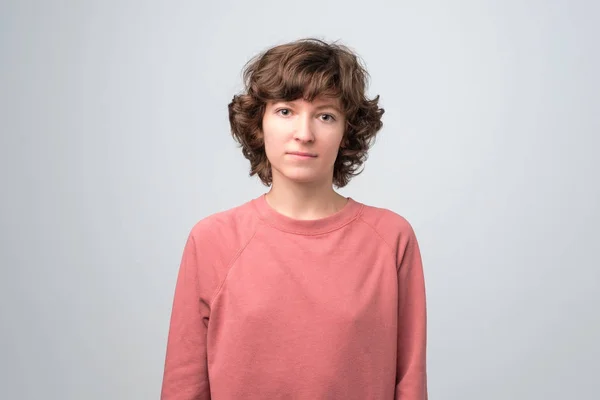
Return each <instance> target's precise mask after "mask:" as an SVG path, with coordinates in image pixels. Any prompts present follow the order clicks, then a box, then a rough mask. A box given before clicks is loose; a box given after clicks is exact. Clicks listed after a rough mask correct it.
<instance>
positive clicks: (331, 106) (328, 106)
mask: <svg viewBox="0 0 600 400" xmlns="http://www.w3.org/2000/svg"><path fill="white" fill-rule="evenodd" d="M280 103H282V104H285V105H288V106H293V105H294V104H293V102H291V101H281V102H280ZM325 108H331V109H333V110H335V111H337V112H338V113H340V114H343V112H342V110H340V109H339V108H338V107H337V106H335V105H334V104H331V103H327V104H322V105H320V106H317V107H315V109H316V110H323V109H325Z"/></svg>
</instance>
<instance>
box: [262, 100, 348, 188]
mask: <svg viewBox="0 0 600 400" xmlns="http://www.w3.org/2000/svg"><path fill="white" fill-rule="evenodd" d="M341 109H342V108H341V103H340V100H339V99H338V98H331V97H318V98H316V99H315V100H314V101H313V102H308V101H306V100H303V99H298V100H294V101H291V102H285V101H275V102H269V103H267V105H266V108H265V113H264V116H263V120H262V133H263V139H264V145H265V151H266V154H267V158H268V159H269V162H270V163H271V167H272V174H273V182H276V181H278V180H280V179H288V180H291V181H294V182H299V183H331V181H332V180H333V166H334V163H335V160H336V158H337V154H338V150H339V148H340V144H341V141H342V138H343V136H344V129H345V126H346V121H345V116H344V114H343V112H342V111H341Z"/></svg>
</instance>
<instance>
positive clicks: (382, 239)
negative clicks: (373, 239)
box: [360, 218, 399, 271]
mask: <svg viewBox="0 0 600 400" xmlns="http://www.w3.org/2000/svg"><path fill="white" fill-rule="evenodd" d="M360 220H361V222H362V223H364V224H365V225H367V226H368V227H369V228H371V229H372V230H373V232H375V234H376V235H377V236H379V238H380V239H381V241H382V242H383V243H385V245H386V246H387V247H388V249H389V250H390V252H391V256H392V259H393V260H395V263H396V271H398V270H399V263H398V260H397V259H396V252H395V251H394V247H393V246H392V245H390V244H389V243H388V241H387V240H385V238H384V237H383V235H382V234H381V233H379V230H377V229H376V228H375V227H374V226H373V225H371V224H370V223H368V222H367V221H365V219H364V218H360Z"/></svg>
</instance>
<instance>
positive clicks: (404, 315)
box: [395, 229, 428, 400]
mask: <svg viewBox="0 0 600 400" xmlns="http://www.w3.org/2000/svg"><path fill="white" fill-rule="evenodd" d="M401 248H402V249H403V252H402V253H401V254H400V259H399V267H398V290H399V293H398V358H397V359H398V363H397V371H396V394H395V399H396V400H427V398H428V394H427V368H426V345H427V312H426V298H425V297H426V296H425V281H424V276H423V265H422V261H421V253H420V250H419V245H418V242H417V239H416V236H415V234H414V231H413V230H412V229H410V230H409V234H408V235H407V236H406V239H405V242H404V243H403V245H402V246H401Z"/></svg>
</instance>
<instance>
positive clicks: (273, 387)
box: [161, 195, 427, 400]
mask: <svg viewBox="0 0 600 400" xmlns="http://www.w3.org/2000/svg"><path fill="white" fill-rule="evenodd" d="M425 353H426V305H425V284H424V279H423V268H422V263H421V255H420V251H419V246H418V244H417V239H416V237H415V233H414V231H413V229H412V227H411V225H410V224H409V222H407V220H406V219H404V218H403V217H401V216H400V215H398V214H395V213H394V212H392V211H389V210H386V209H382V208H375V207H372V206H367V205H364V204H361V203H359V202H357V201H355V200H353V199H351V198H350V199H349V201H348V203H347V204H346V206H345V207H344V208H343V209H342V210H341V211H339V212H337V213H336V214H333V215H331V216H329V217H326V218H323V219H319V220H312V221H306V220H295V219H292V218H289V217H286V216H284V215H282V214H280V213H278V212H276V211H275V210H274V209H273V208H271V207H270V206H269V204H268V203H267V202H266V199H265V196H264V195H262V196H260V197H258V198H255V199H253V200H251V201H249V202H247V203H245V204H242V205H241V206H238V207H236V208H232V209H230V210H227V211H223V212H220V213H216V214H213V215H211V216H209V217H207V218H205V219H203V220H201V221H200V222H198V223H197V224H196V225H195V226H194V227H193V228H192V230H191V233H190V234H189V237H188V240H187V243H186V245H185V249H184V251H183V257H182V260H181V266H180V269H179V275H178V278H177V285H176V288H175V298H174V302H173V310H172V315H171V325H170V329H169V338H168V344H167V352H166V361H165V369H164V377H163V384H162V396H161V398H162V399H163V400H183V399H203V400H204V399H212V400H239V399H245V400H253V399H260V400H266V399H268V400H276V399H286V400H287V399H299V400H321V399H344V400H351V399H356V400H370V399H374V400H386V399H389V400H392V399H400V400H425V399H427V374H426V355H425Z"/></svg>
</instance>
